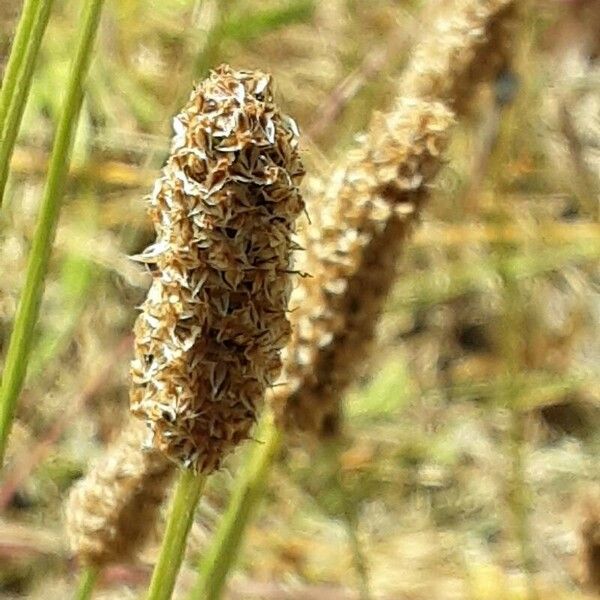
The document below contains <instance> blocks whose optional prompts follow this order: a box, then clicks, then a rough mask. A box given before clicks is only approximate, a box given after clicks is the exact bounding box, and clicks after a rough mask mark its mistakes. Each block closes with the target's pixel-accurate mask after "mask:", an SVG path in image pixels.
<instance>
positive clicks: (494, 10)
mask: <svg viewBox="0 0 600 600" xmlns="http://www.w3.org/2000/svg"><path fill="white" fill-rule="evenodd" d="M518 4H519V3H518V2H517V0H454V1H453V2H450V3H449V5H448V6H447V7H445V9H444V10H442V11H441V13H440V14H437V15H436V18H435V20H434V23H433V24H432V26H431V28H430V29H429V30H428V31H427V33H426V35H425V36H424V38H423V39H422V40H421V42H420V43H419V44H418V45H417V47H416V48H415V50H414V52H413V54H412V59H411V61H410V62H409V64H408V66H407V69H406V72H405V75H404V76H403V78H402V80H401V85H400V89H401V90H402V93H404V94H406V95H409V96H415V97H419V98H423V99H427V100H439V101H441V102H446V103H447V104H448V106H449V107H450V108H451V109H452V110H453V111H454V112H455V113H456V114H457V115H458V116H460V115H463V114H465V113H466V112H468V110H469V106H470V104H471V100H472V98H473V96H474V92H475V89H476V87H477V85H478V84H479V83H483V82H486V81H491V80H493V79H494V78H496V77H497V76H498V75H499V74H500V73H501V72H502V71H505V70H507V69H508V68H509V67H510V64H511V58H512V54H513V52H514V48H513V46H514V37H515V36H514V29H515V27H516V25H517V24H518V18H517V17H518Z"/></svg>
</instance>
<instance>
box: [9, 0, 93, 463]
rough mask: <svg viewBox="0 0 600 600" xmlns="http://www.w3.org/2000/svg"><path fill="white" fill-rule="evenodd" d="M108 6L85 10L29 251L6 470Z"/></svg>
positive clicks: (15, 347)
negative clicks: (87, 87) (72, 155)
mask: <svg viewBox="0 0 600 600" xmlns="http://www.w3.org/2000/svg"><path fill="white" fill-rule="evenodd" d="M102 4H103V0H87V2H86V5H85V10H84V14H83V17H82V24H81V29H80V36H79V40H78V42H77V46H76V49H75V56H74V58H73V63H72V65H71V74H70V76H69V83H68V85H67V94H66V97H65V101H64V106H63V112H62V115H61V117H60V121H59V123H58V129H57V132H56V138H55V141H54V148H53V150H52V156H51V158H50V166H49V168H48V177H47V180H46V187H45V189H44V194H43V197H42V201H41V205H40V212H39V216H38V221H37V224H36V227H35V231H34V234H33V241H32V244H31V250H30V252H29V259H28V263H27V272H26V275H25V286H24V288H23V292H22V294H21V298H20V301H19V305H18V307H17V313H16V315H15V323H14V326H13V330H12V333H11V336H10V341H9V344H8V350H7V354H6V362H5V366H4V373H3V375H2V384H1V385H0V465H1V464H2V463H3V460H4V452H5V450H6V443H7V440H8V435H9V433H10V429H11V425H12V421H13V417H14V412H15V407H16V403H17V399H18V397H19V394H20V393H21V389H22V387H23V381H24V379H25V375H26V371H27V361H28V358H29V354H30V350H31V342H32V337H33V330H34V327H35V324H36V322H37V319H38V315H39V307H40V301H41V298H42V293H43V289H44V279H45V276H46V271H47V270H48V260H49V257H50V251H51V248H52V243H53V242H54V233H55V229H56V222H57V220H58V215H59V211H60V206H61V199H62V196H63V188H64V183H65V179H66V175H67V170H68V165H69V158H70V152H71V146H72V141H73V135H74V132H75V129H76V127H77V120H78V117H79V112H80V109H81V104H82V101H83V84H84V81H85V78H86V75H87V72H88V68H89V64H90V59H91V54H92V47H93V43H94V38H95V36H96V32H97V30H98V24H99V21H100V12H101V9H102Z"/></svg>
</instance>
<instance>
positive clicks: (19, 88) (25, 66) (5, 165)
mask: <svg viewBox="0 0 600 600" xmlns="http://www.w3.org/2000/svg"><path fill="white" fill-rule="evenodd" d="M53 3H54V0H33V1H31V2H29V3H28V4H36V7H35V9H36V10H35V11H34V15H33V19H32V21H31V23H29V20H28V22H27V23H24V24H23V27H21V22H20V23H19V29H18V32H17V36H19V35H20V34H21V29H23V30H24V29H25V28H26V25H28V28H27V32H26V33H27V37H26V38H25V44H24V45H23V44H22V40H21V39H19V40H17V36H15V45H14V47H13V52H14V53H17V52H18V53H19V54H20V56H19V57H18V58H17V57H15V61H14V62H15V64H17V63H18V69H17V68H16V67H15V70H17V73H16V77H15V76H14V74H12V73H11V74H10V75H11V80H9V81H6V84H5V86H4V87H3V88H2V90H1V91H0V132H1V133H2V137H1V138H0V206H2V200H3V198H4V192H5V190H6V181H7V179H8V169H9V164H10V159H11V156H12V153H13V149H14V146H15V141H16V139H17V135H18V133H19V128H20V126H21V120H22V118H23V112H24V111H25V105H26V104H27V97H28V96H29V90H30V89H31V81H32V78H33V71H34V67H35V63H36V59H37V55H38V52H39V49H40V45H41V43H42V38H43V37H44V32H45V31H46V25H48V19H49V17H50V10H51V9H52V4H53ZM28 9H29V7H28V6H26V7H25V9H24V10H23V17H22V19H21V21H23V20H25V17H29V15H28V14H27V13H26V12H25V11H26V10H28ZM17 42H18V44H17ZM13 52H11V57H10V59H9V66H11V60H12V58H13ZM7 78H8V73H7Z"/></svg>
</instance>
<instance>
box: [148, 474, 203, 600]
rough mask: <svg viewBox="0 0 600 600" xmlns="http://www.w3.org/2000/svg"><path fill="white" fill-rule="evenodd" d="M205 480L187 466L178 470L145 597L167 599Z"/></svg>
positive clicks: (154, 599)
mask: <svg viewBox="0 0 600 600" xmlns="http://www.w3.org/2000/svg"><path fill="white" fill-rule="evenodd" d="M205 481H206V475H203V474H202V475H196V473H194V472H193V471H191V470H190V469H182V470H181V471H180V473H179V479H178V481H177V484H176V486H175V492H174V494H173V500H172V503H171V508H170V510H169V516H168V521H167V529H166V531H165V535H164V537H163V542H162V546H161V551H160V556H159V558H158V562H157V563H156V566H155V567H154V571H153V573H152V580H151V582H150V588H149V589H148V595H147V596H146V598H147V600H169V598H171V595H172V594H173V590H174V588H175V581H176V579H177V574H178V573H179V568H180V567H181V562H182V561H183V555H184V551H185V544H186V541H187V537H188V534H189V532H190V529H191V527H192V524H193V521H194V512H195V510H196V506H197V504H198V501H199V500H200V495H201V493H202V489H203V487H204V483H205Z"/></svg>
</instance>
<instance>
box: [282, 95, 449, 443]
mask: <svg viewBox="0 0 600 600" xmlns="http://www.w3.org/2000/svg"><path fill="white" fill-rule="evenodd" d="M453 120H454V119H453V114H452V113H451V111H449V110H448V109H447V108H446V107H445V106H444V105H442V104H440V103H432V102H427V101H421V100H417V99H401V100H399V101H398V102H397V104H396V106H395V107H394V109H393V110H392V111H390V112H389V113H387V114H385V115H378V116H377V118H375V119H374V121H373V123H372V125H371V127H370V130H369V132H368V134H367V135H366V136H364V137H363V138H362V139H360V140H359V142H360V143H359V146H358V148H357V149H356V150H355V151H354V152H352V153H351V154H350V156H349V159H348V161H347V164H346V166H345V167H342V168H340V169H338V170H337V171H336V172H335V173H334V175H333V177H332V178H331V180H330V181H328V182H327V186H326V187H324V188H323V189H321V190H320V191H319V190H317V191H316V192H315V193H314V194H313V195H314V202H315V206H314V210H311V211H310V214H311V219H312V221H311V226H310V227H309V228H307V229H306V235H305V240H303V243H304V245H305V247H306V252H305V253H304V256H303V260H302V262H301V264H300V266H299V268H301V269H302V270H303V271H306V272H307V273H309V274H310V277H307V278H304V279H303V280H302V282H301V285H299V286H298V287H297V288H296V289H295V291H294V294H293V297H292V302H291V307H292V313H291V314H292V319H293V337H292V341H291V343H290V345H289V347H288V348H286V350H285V353H284V357H285V358H284V373H283V377H282V382H283V385H282V386H281V387H280V388H278V389H277V395H276V399H275V407H276V410H277V412H278V415H279V420H280V422H282V423H283V425H284V426H285V427H286V428H287V429H300V430H305V431H311V432H320V433H322V434H328V433H331V434H333V433H335V431H336V429H337V423H336V417H337V413H338V407H339V401H340V397H341V395H342V394H343V392H344V390H345V389H346V387H347V386H348V384H349V383H351V382H352V381H353V379H354V378H355V377H356V374H357V372H358V370H359V369H360V365H361V364H362V363H363V362H364V358H365V355H366V352H367V350H368V347H369V345H370V343H371V341H372V339H373V334H374V328H375V324H376V320H377V317H378V315H379V313H380V312H381V309H382V305H383V302H384V301H385V298H386V296H387V292H388V290H389V288H390V286H391V284H392V283H393V281H394V273H395V268H396V264H397V259H398V256H399V253H400V251H401V250H402V247H403V245H404V241H405V237H406V235H407V233H408V232H409V230H410V227H411V224H412V223H413V222H414V221H415V219H416V218H417V217H418V215H419V213H420V210H421V206H422V204H423V201H424V200H425V198H426V197H427V195H428V191H429V190H428V183H429V182H430V181H431V179H432V177H433V176H434V175H435V174H436V172H437V171H438V169H439V168H440V166H441V164H442V151H443V149H444V147H445V145H446V141H447V138H448V133H449V129H450V127H451V125H452V123H453Z"/></svg>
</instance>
